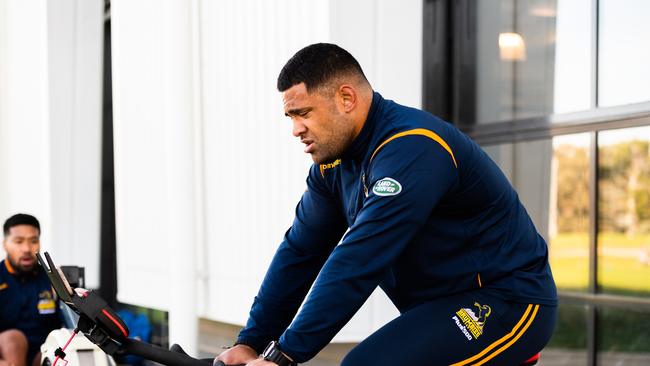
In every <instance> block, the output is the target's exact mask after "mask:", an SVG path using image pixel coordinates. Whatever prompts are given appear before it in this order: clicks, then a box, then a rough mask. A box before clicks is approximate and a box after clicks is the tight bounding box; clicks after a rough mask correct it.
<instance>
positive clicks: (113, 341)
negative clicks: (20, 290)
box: [37, 252, 244, 366]
mask: <svg viewBox="0 0 650 366" xmlns="http://www.w3.org/2000/svg"><path fill="white" fill-rule="evenodd" d="M44 255H45V260H43V257H42V256H41V254H40V253H37V258H38V262H39V263H40V265H41V266H42V267H43V269H45V272H46V273H47V276H48V277H49V279H50V282H51V283H52V287H53V288H54V291H55V292H56V294H57V295H58V297H59V299H60V300H61V301H62V302H63V303H65V304H66V305H67V306H68V307H69V308H70V309H71V310H72V311H73V312H75V313H76V314H78V315H79V320H78V321H77V325H76V328H75V329H74V331H73V332H72V334H71V337H70V339H68V341H67V343H66V345H65V346H63V347H59V348H58V349H57V350H56V351H55V353H54V354H55V356H56V358H55V360H54V361H53V362H52V361H49V360H48V366H49V362H51V364H52V366H64V363H65V362H66V361H65V357H66V353H65V350H66V347H67V345H68V344H70V341H71V340H72V338H73V337H74V336H75V335H76V334H77V333H78V332H81V333H83V335H84V336H85V337H86V338H87V339H88V340H89V341H90V342H92V343H94V344H95V345H97V346H98V347H99V348H100V349H101V350H102V351H104V353H106V354H107V355H109V356H123V355H127V354H129V355H135V356H140V357H142V358H145V359H147V360H150V361H154V362H158V363H160V364H163V365H167V366H227V365H225V364H224V363H223V362H221V361H216V362H214V364H213V359H212V358H209V359H197V358H194V357H191V356H189V355H188V354H186V353H185V352H184V351H183V349H182V348H181V347H180V346H179V345H177V344H174V345H172V346H171V347H170V349H165V348H162V347H158V346H154V345H152V344H149V343H145V342H141V341H139V340H137V339H132V338H129V329H128V327H127V326H126V324H125V323H124V321H123V320H122V319H121V318H120V317H119V316H118V315H117V313H116V312H115V311H114V310H113V309H111V307H110V306H108V303H107V302H106V301H105V300H104V299H102V298H101V297H100V296H99V295H98V294H97V293H96V292H94V291H90V290H86V289H82V288H75V289H73V288H72V287H71V286H70V284H69V282H68V280H67V279H66V277H65V275H64V274H63V272H62V271H61V270H60V269H59V268H58V267H56V266H55V264H54V261H52V258H51V257H50V255H49V253H47V252H45V253H44ZM233 366H244V365H233Z"/></svg>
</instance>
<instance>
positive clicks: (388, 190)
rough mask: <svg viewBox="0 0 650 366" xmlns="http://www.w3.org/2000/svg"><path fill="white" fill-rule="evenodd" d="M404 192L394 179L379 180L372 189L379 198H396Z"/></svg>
mask: <svg viewBox="0 0 650 366" xmlns="http://www.w3.org/2000/svg"><path fill="white" fill-rule="evenodd" d="M401 191H402V185H401V184H399V182H398V181H396V180H395V179H393V178H388V177H386V178H383V179H380V180H378V181H377V182H376V183H375V185H374V186H373V187H372V192H373V193H374V194H376V195H377V196H394V195H396V194H399V193H400V192H401Z"/></svg>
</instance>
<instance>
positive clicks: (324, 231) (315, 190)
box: [237, 165, 347, 353]
mask: <svg viewBox="0 0 650 366" xmlns="http://www.w3.org/2000/svg"><path fill="white" fill-rule="evenodd" d="M346 229H347V223H346V222H345V218H344V216H343V211H342V209H341V205H340V203H339V200H337V199H335V197H334V196H333V195H332V194H331V192H330V191H329V189H328V188H327V187H326V186H325V182H324V179H323V177H322V176H321V173H320V170H319V166H318V165H314V166H312V168H311V170H310V172H309V176H308V178H307V190H306V191H305V193H304V194H303V196H302V198H301V200H300V202H299V203H298V205H297V207H296V215H295V218H294V221H293V224H292V225H291V228H290V229H289V230H288V231H287V232H286V234H285V236H284V240H283V241H282V243H281V244H280V247H279V248H278V250H277V251H276V253H275V256H274V257H273V260H272V262H271V265H270V267H269V269H268V270H267V272H266V276H265V278H264V281H263V282H262V285H261V287H260V290H259V292H258V294H257V296H256V297H255V299H254V302H253V305H252V307H251V310H250V314H249V318H248V321H247V323H246V326H245V327H244V329H242V331H241V332H240V333H239V337H238V339H237V343H243V344H246V345H249V346H251V347H253V348H254V349H255V350H257V351H258V352H260V353H261V352H262V350H263V349H264V347H265V346H266V345H267V344H268V343H269V342H270V341H272V340H277V339H278V338H279V337H280V335H281V334H282V332H284V330H285V329H286V328H287V327H288V326H289V323H290V322H291V320H292V319H293V317H294V316H295V314H296V312H297V311H298V308H299V307H300V304H301V303H302V301H303V300H304V298H305V296H306V294H307V292H308V291H309V288H310V287H311V285H312V283H313V282H314V279H315V278H316V275H317V274H318V271H319V270H320V269H321V268H322V266H323V263H324V262H325V260H326V259H327V257H328V256H329V255H330V253H331V252H332V249H333V248H334V246H335V245H336V244H337V243H338V242H339V240H340V239H341V236H342V235H343V232H344V231H345V230H346Z"/></svg>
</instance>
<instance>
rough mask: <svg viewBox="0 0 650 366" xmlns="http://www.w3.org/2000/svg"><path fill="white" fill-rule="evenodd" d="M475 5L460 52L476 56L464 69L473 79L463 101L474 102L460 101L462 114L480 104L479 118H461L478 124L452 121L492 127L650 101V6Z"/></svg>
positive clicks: (618, 0) (603, 1)
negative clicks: (470, 34)
mask: <svg viewBox="0 0 650 366" xmlns="http://www.w3.org/2000/svg"><path fill="white" fill-rule="evenodd" d="M471 4H473V5H472V6H473V9H475V14H476V19H475V20H474V19H473V18H471V17H470V18H469V20H468V24H472V25H474V24H475V27H476V29H475V38H470V39H471V40H470V41H464V42H465V43H462V47H466V48H467V49H471V50H473V52H466V53H464V54H462V56H461V58H460V62H461V63H463V62H464V63H465V64H470V65H472V67H471V69H472V72H470V73H469V74H471V75H475V78H474V79H473V82H466V81H467V80H469V79H468V78H466V77H465V76H466V74H468V73H467V70H465V69H463V76H464V78H463V79H461V80H462V81H463V84H460V85H459V88H460V89H461V92H460V93H459V95H463V96H467V95H468V94H469V95H474V96H475V97H473V98H463V100H459V101H458V103H457V106H458V107H457V108H468V106H467V103H473V102H474V101H475V105H474V108H475V113H473V114H466V113H463V114H462V115H463V116H465V117H463V118H465V119H473V120H462V119H463V118H460V119H461V120H459V121H455V122H458V123H459V124H461V125H473V124H489V123H497V122H507V121H516V120H523V119H529V118H535V117H544V116H550V115H556V114H565V113H571V112H580V111H587V110H593V109H596V108H599V107H611V106H619V105H625V104H631V103H638V102H648V101H650V88H648V87H647V86H648V85H650V68H649V67H648V65H650V47H649V46H647V45H648V42H649V40H650V22H649V21H648V19H650V1H647V0H481V1H474V2H471ZM595 5H597V6H598V11H596V9H595ZM596 14H598V18H596V16H595V15H596ZM461 16H462V15H461ZM463 49H464V48H463ZM466 59H469V61H468V60H466ZM463 66H464V65H463ZM596 71H597V72H596ZM457 115H458V113H457ZM467 116H469V117H467ZM455 117H457V116H455Z"/></svg>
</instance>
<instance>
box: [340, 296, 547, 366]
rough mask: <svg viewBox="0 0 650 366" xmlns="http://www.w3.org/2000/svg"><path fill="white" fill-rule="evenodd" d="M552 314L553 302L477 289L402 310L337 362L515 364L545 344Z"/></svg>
mask: <svg viewBox="0 0 650 366" xmlns="http://www.w3.org/2000/svg"><path fill="white" fill-rule="evenodd" d="M556 318H557V307H556V306H544V305H538V304H522V303H517V302H510V301H505V300H503V299H501V298H499V297H498V296H495V294H493V293H491V291H490V290H489V289H485V288H483V289H479V290H476V291H472V292H466V293H461V294H457V295H453V296H449V297H445V298H441V299H437V300H434V301H431V302H427V303H424V304H421V305H419V306H416V307H414V308H412V309H410V310H408V311H406V312H404V313H403V314H401V315H400V316H399V317H397V318H396V319H394V320H392V321H391V322H389V323H388V324H386V325H385V326H383V327H382V328H381V329H379V330H378V331H376V332H375V333H373V334H372V335H370V337H368V338H367V339H365V340H364V341H363V342H361V343H360V344H359V345H357V346H356V347H355V348H353V349H352V350H351V351H350V353H349V354H348V355H347V356H346V357H345V359H344V360H343V362H342V364H341V365H342V366H367V365H373V366H384V365H385V366H396V365H399V366H410V365H413V366H415V365H418V366H419V365H427V366H436V365H453V366H465V365H476V366H478V365H486V366H489V365H499V366H510V365H512V366H518V365H520V364H522V363H523V362H524V361H526V360H527V359H529V358H530V357H532V356H534V355H535V354H537V353H538V352H539V351H541V350H542V348H544V346H545V345H546V344H547V343H548V341H549V339H550V338H551V335H552V333H553V329H554V328H555V322H556Z"/></svg>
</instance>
